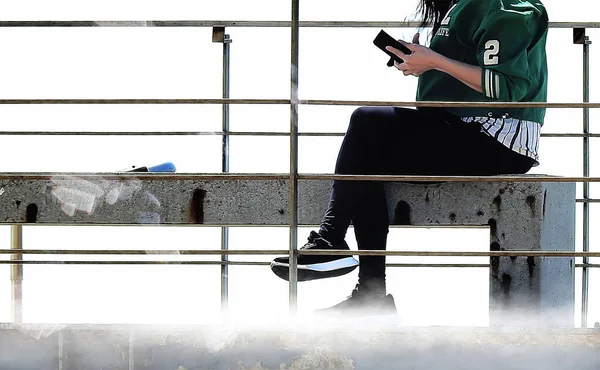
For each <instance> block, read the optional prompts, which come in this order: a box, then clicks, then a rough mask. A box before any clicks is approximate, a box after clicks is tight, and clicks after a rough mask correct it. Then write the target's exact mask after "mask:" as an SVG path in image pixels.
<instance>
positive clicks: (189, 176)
mask: <svg viewBox="0 0 600 370" xmlns="http://www.w3.org/2000/svg"><path fill="white" fill-rule="evenodd" d="M74 177H76V178H77V179H78V180H91V181H93V180H123V181H126V180H140V181H152V180H196V181H215V180H226V181H231V180H288V179H289V174H285V173H282V174H276V173H268V174H260V173H250V174H247V173H246V174H243V173H216V174H205V173H202V174H201V173H147V172H119V173H115V172H95V173H88V172H56V173H53V172H39V173H34V172H27V173H24V172H4V173H0V180H20V181H26V180H27V181H31V180H61V179H64V180H69V179H73V178H74ZM298 178H299V179H300V180H345V181H385V182H393V181H402V182H530V183H534V182H559V183H560V182H600V177H560V176H542V175H539V176H538V175H529V176H520V175H515V176H415V175H335V174H299V175H298Z"/></svg>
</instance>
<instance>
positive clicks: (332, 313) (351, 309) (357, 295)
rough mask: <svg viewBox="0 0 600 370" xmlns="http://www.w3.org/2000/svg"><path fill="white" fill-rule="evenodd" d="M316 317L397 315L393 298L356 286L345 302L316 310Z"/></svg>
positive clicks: (389, 295) (383, 293)
mask: <svg viewBox="0 0 600 370" xmlns="http://www.w3.org/2000/svg"><path fill="white" fill-rule="evenodd" d="M315 314H316V315H318V316H329V317H337V318H357V317H368V316H387V315H397V314H398V312H397V310H396V304H395V302H394V297H393V296H392V295H391V294H387V295H386V294H385V292H372V291H368V290H366V289H365V288H362V289H361V287H360V285H356V288H354V290H353V291H352V294H351V295H350V296H349V297H348V298H346V300H344V301H342V302H340V303H338V304H336V305H335V306H333V307H329V308H324V309H320V310H316V311H315Z"/></svg>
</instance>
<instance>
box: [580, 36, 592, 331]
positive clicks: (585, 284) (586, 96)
mask: <svg viewBox="0 0 600 370" xmlns="http://www.w3.org/2000/svg"><path fill="white" fill-rule="evenodd" d="M591 43H592V42H591V41H590V38H589V37H588V36H585V30H584V39H583V101H584V102H586V103H587V102H589V101H590V44H591ZM583 133H584V134H586V135H587V134H589V133H590V110H589V108H584V109H583ZM583 176H585V177H587V176H590V138H589V137H588V136H584V137H583ZM583 199H584V200H585V202H584V203H583V251H584V252H588V251H589V250H590V203H589V202H587V200H589V199H590V184H589V183H588V182H584V183H583ZM588 263H589V258H588V257H583V264H584V265H586V264H588ZM589 278H590V271H589V268H588V267H586V266H584V267H583V271H582V280H581V281H582V284H581V285H582V292H581V326H582V327H583V328H585V327H587V324H588V293H589Z"/></svg>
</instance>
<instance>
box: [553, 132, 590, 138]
mask: <svg viewBox="0 0 600 370" xmlns="http://www.w3.org/2000/svg"><path fill="white" fill-rule="evenodd" d="M542 137H596V138H597V137H600V134H575V133H565V134H559V133H555V134H553V133H547V134H542Z"/></svg>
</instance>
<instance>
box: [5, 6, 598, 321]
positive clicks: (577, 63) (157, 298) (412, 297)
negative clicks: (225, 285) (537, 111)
mask: <svg viewBox="0 0 600 370" xmlns="http://www.w3.org/2000/svg"><path fill="white" fill-rule="evenodd" d="M217 4H219V3H218V2H215V1H205V0H203V1H181V0H179V1H175V0H173V1H169V2H159V1H154V0H152V1H148V0H147V1H126V0H118V1H117V0H110V1H109V0H105V1H91V0H90V1H86V2H81V1H53V2H51V3H50V2H46V1H41V0H36V1H33V0H32V1H24V0H22V1H19V2H2V3H0V19H1V20H288V19H289V16H290V9H291V8H290V4H289V1H282V0H255V1H247V0H230V1H228V2H227V6H223V5H217ZM415 4H416V2H415V1H411V2H404V1H390V0H371V1H368V2H366V1H355V0H345V1H341V0H328V1H326V2H324V1H317V0H303V1H302V2H301V13H300V14H301V19H302V20H386V21H395V20H404V19H406V18H410V16H411V14H412V12H413V11H414V5H415ZM570 4H571V6H569V7H565V5H564V2H563V1H561V2H559V1H556V0H548V1H546V6H547V8H548V10H549V13H550V17H551V20H552V21H594V20H597V19H594V18H593V17H594V14H595V12H591V11H588V10H589V9H593V4H595V3H594V2H592V1H591V0H587V1H583V0H573V1H572V2H570ZM377 31H378V29H374V28H370V29H369V28H367V29H302V30H301V35H300V40H301V46H300V56H301V57H300V86H299V88H300V98H301V99H348V100H395V101H411V100H414V92H415V87H416V80H415V79H412V78H405V77H404V76H402V75H401V74H400V73H398V72H397V71H395V70H393V69H390V68H387V67H385V62H386V61H387V58H386V57H385V55H383V54H382V53H381V52H380V51H379V50H377V49H376V48H375V47H373V45H372V39H373V38H374V36H375V34H376V32H377ZM387 31H388V32H389V33H391V34H392V35H395V36H397V37H404V38H408V37H409V36H412V33H413V30H400V29H388V30H387ZM228 33H229V34H230V35H231V37H232V38H233V40H234V41H233V44H232V60H231V84H232V85H231V95H232V97H233V98H284V99H285V98H288V97H289V70H290V68H289V59H290V58H289V42H290V33H289V30H287V29H283V28H282V29H265V28H258V29H251V28H230V29H228ZM588 34H589V35H590V36H591V38H592V40H593V41H598V42H600V37H598V36H600V33H599V32H597V31H589V32H588ZM0 45H1V47H2V52H3V58H1V59H0V80H1V81H2V89H0V98H3V99H4V98H219V97H221V63H222V60H221V57H222V47H221V45H219V44H213V43H211V30H210V29H208V28H206V29H198V28H171V29H168V28H71V29H69V28H29V29H28V28H14V29H10V28H2V29H0ZM595 49H596V47H595V46H594V45H592V65H594V61H595V55H596V53H595ZM548 55H549V60H550V98H549V99H550V101H552V102H560V101H563V102H564V101H568V102H577V101H581V91H582V83H581V80H582V78H581V68H582V62H581V46H576V45H573V44H572V43H571V31H570V30H552V31H551V32H550V38H549V47H548ZM597 73H599V72H598V70H596V69H594V68H592V75H591V78H592V91H591V94H592V97H591V100H592V101H598V100H599V99H598V93H597V91H596V89H594V88H593V87H594V83H593V81H597V80H598V78H600V77H598V75H597ZM353 109H355V107H301V108H300V131H303V132H307V131H313V132H314V131H327V132H343V131H344V130H345V127H346V125H347V123H348V118H349V115H350V113H351V112H352V110H353ZM220 114H221V111H220V107H219V106H148V105H144V106H80V105H73V106H1V107H0V115H1V117H2V130H34V131H38V130H56V131H59V130H65V131H77V130H78V131H85V130H89V131H102V130H106V131H119V130H122V131H135V130H138V131H161V130H163V131H185V130H191V131H212V130H215V131H218V130H220V126H221V116H220ZM597 117H599V116H598V113H597V112H592V125H591V126H592V130H593V131H596V130H595V129H596V127H597V124H596V123H595V121H596V120H597ZM581 126H582V124H581V112H580V111H578V110H552V111H549V112H548V118H547V122H546V125H545V127H544V132H580V130H581ZM231 128H232V130H235V131H287V130H289V108H288V107H287V106H236V105H234V106H232V107H231ZM0 140H1V145H2V148H3V149H4V153H5V155H6V157H7V158H10V160H9V161H6V160H5V161H2V162H1V163H0V171H1V172H10V171H19V172H21V171H55V172H59V171H85V172H89V171H113V170H116V169H121V168H124V167H127V166H129V165H146V164H148V165H152V164H157V163H161V162H165V161H173V162H174V163H175V164H176V166H177V168H178V171H179V172H219V171H220V163H221V158H220V153H221V149H220V140H221V138H220V137H219V136H214V137H211V136H198V137H174V136H164V137H112V138H111V137H82V136H77V137H57V136H53V137H31V136H22V137H15V136H10V137H4V138H0ZM340 141H341V138H301V139H300V171H301V172H312V173H315V172H320V173H331V172H333V167H334V162H335V158H336V153H337V150H338V148H339V144H340ZM591 141H592V147H593V149H592V161H591V163H592V176H599V175H600V171H599V167H598V164H599V163H600V158H598V156H597V155H596V151H595V150H594V148H596V147H597V146H596V142H597V140H596V139H592V140H591ZM288 143H289V140H288V138H286V137H272V138H265V137H232V138H231V171H232V172H286V171H288V166H289V160H288V154H287V153H288ZM24 148H26V149H24ZM314 148H318V152H317V151H315V150H314ZM581 148H582V145H581V140H580V139H552V138H545V139H544V140H543V141H542V145H541V153H540V154H541V162H542V164H541V166H540V167H538V168H536V169H534V170H533V171H532V173H546V174H553V175H573V176H580V175H582V169H581V168H582V164H581V163H582V159H581V158H582V157H581V154H582V149H581ZM8 153H10V155H8ZM274 153H277V154H276V155H274ZM579 196H581V194H579ZM592 196H599V194H598V191H596V189H595V188H594V186H592ZM595 207H596V206H595V205H592V218H591V224H592V225H594V224H595V223H594V222H595V221H596V220H597V219H598V213H597V212H596V208H595ZM578 210H579V213H581V207H580V206H578ZM578 222H579V224H578V234H579V235H578V244H577V248H578V249H581V237H580V236H581V235H580V234H581V233H580V232H579V231H580V229H581V227H580V225H581V219H580V218H579V219H578ZM307 234H308V230H301V232H300V242H301V244H303V243H304V241H305V237H306V235H307ZM349 235H350V237H351V239H350V240H349V242H350V244H351V245H353V246H355V244H354V240H353V237H352V233H349ZM597 235H598V234H596V233H595V230H594V228H593V226H592V235H591V248H592V250H598V249H597V247H596V245H597V242H596V241H597ZM219 237H220V230H219V229H215V228H143V229H142V228H98V227H96V228H89V227H77V228H68V227H61V228H50V227H43V228H42V227H35V228H33V227H27V228H25V246H26V247H27V248H84V247H85V248H98V249H110V248H115V249H118V248H133V249H139V248H148V249H160V248H165V249H172V248H181V249H193V248H206V249H216V248H219V245H220V243H219ZM287 237H288V230H287V229H286V228H268V229H265V228H261V229H249V228H243V229H232V231H231V241H230V247H231V248H232V249H242V248H249V249H255V248H273V249H284V248H287ZM9 240H10V239H9V228H8V227H0V241H4V243H6V244H5V247H8V246H9V244H8V243H9ZM442 240H443V241H444V243H443V245H441V243H440V242H441V241H442ZM389 245H390V246H391V249H400V248H402V249H409V250H481V251H483V250H486V249H487V248H488V231H487V230H486V229H477V230H472V229H471V230H464V229H458V230H457V229H453V230H448V229H442V230H440V229H435V230H423V229H418V230H417V229H394V230H393V231H392V233H391V234H390V242H389ZM0 258H5V257H0ZM253 258H254V257H251V256H249V257H236V258H235V259H237V260H252V259H253ZM232 259H233V258H232ZM260 260H266V261H268V260H270V257H268V258H262V259H260ZM388 261H390V262H409V261H411V262H433V263H435V262H469V263H470V262H473V263H485V262H486V261H487V259H485V258H483V259H472V258H470V259H464V258H463V259H461V258H452V259H442V258H432V259H427V260H423V259H417V258H412V259H409V258H402V259H400V258H389V259H388ZM219 271H220V267H219V266H202V267H191V266H135V267H131V266H130V267H122V266H85V267H84V266H26V267H25V321H27V322H63V323H70V322H129V323H132V322H133V323H208V322H213V321H214V320H215V317H218V315H219V309H220V299H219V293H220V288H219V281H220V275H219ZM580 275H581V273H580V271H578V273H577V282H578V284H579V282H580ZM598 275H599V274H598V272H596V271H595V270H593V271H592V273H591V277H592V280H591V281H592V283H591V289H590V320H589V322H590V323H591V324H592V325H593V323H594V322H595V321H600V295H599V294H598V293H595V292H598V289H597V284H600V280H599V279H598ZM9 276H10V275H9V268H8V267H7V266H4V265H2V266H0V297H5V298H3V299H2V300H0V302H1V304H0V321H9V319H10V314H9V313H10V302H9V297H10V280H9ZM355 281H356V273H353V274H350V275H347V276H345V277H341V278H337V279H331V280H328V281H320V282H312V283H303V284H300V285H299V291H300V293H299V309H300V311H301V313H307V312H310V310H312V309H314V308H317V307H323V306H328V305H331V304H334V303H337V302H338V301H340V300H342V299H344V298H345V297H346V296H347V295H348V294H349V293H350V291H351V289H352V288H353V286H354V284H355ZM230 284H231V285H230V306H231V309H232V312H233V314H234V315H236V316H238V317H240V318H243V317H248V316H252V317H253V318H254V319H256V317H257V316H261V317H265V318H266V317H270V318H276V317H282V316H285V314H286V312H287V283H286V282H284V281H282V280H279V279H278V278H276V277H275V276H274V275H273V274H272V273H271V272H270V270H269V269H268V268H267V267H237V266H232V267H230ZM388 289H389V291H390V293H392V294H394V295H395V297H396V302H397V305H398V309H399V312H400V314H401V315H402V317H403V319H404V320H405V322H406V323H407V324H412V325H487V320H488V316H487V307H488V273H487V270H485V269H442V270H435V269H423V268H414V269H407V268H405V269H389V270H388ZM577 293H578V295H577V313H578V312H579V309H580V307H579V301H580V288H579V286H578V288H577ZM576 322H577V323H579V319H577V320H576Z"/></svg>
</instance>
